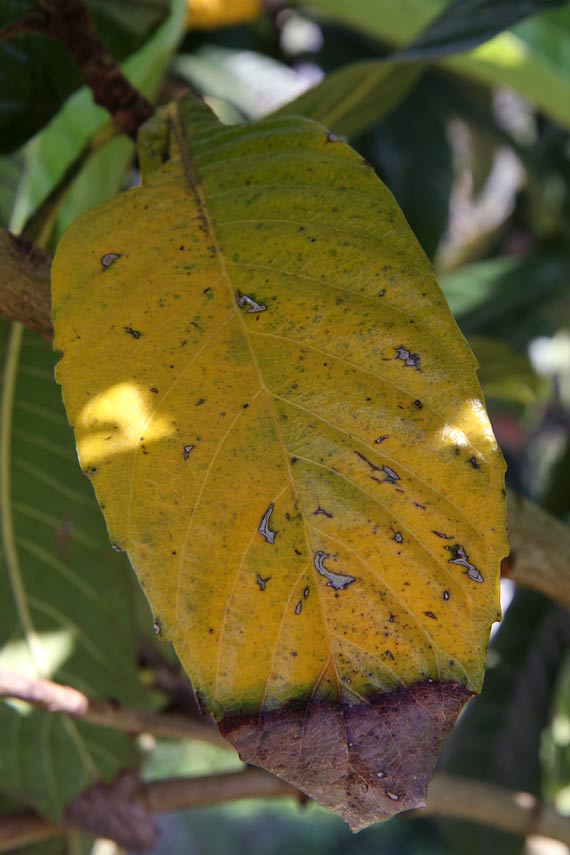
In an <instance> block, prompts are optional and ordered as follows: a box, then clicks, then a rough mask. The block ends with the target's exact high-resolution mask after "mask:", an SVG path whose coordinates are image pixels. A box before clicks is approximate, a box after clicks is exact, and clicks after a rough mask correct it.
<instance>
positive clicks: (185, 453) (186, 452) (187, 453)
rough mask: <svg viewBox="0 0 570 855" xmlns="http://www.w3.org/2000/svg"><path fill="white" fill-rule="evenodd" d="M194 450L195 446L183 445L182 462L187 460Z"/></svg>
mask: <svg viewBox="0 0 570 855" xmlns="http://www.w3.org/2000/svg"><path fill="white" fill-rule="evenodd" d="M194 448H196V446H195V445H185V446H184V448H183V450H182V456H183V458H184V460H188V458H189V457H190V452H191V451H193V449H194Z"/></svg>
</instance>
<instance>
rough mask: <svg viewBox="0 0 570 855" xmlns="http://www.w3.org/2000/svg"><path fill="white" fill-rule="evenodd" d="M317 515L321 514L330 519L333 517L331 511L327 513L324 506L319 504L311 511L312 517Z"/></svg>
mask: <svg viewBox="0 0 570 855" xmlns="http://www.w3.org/2000/svg"><path fill="white" fill-rule="evenodd" d="M319 515H322V516H324V517H328V518H329V520H332V518H333V515H332V514H331V513H329V512H328V511H325V509H324V508H321V506H320V505H319V506H318V508H317V510H316V511H313V516H314V517H316V516H319Z"/></svg>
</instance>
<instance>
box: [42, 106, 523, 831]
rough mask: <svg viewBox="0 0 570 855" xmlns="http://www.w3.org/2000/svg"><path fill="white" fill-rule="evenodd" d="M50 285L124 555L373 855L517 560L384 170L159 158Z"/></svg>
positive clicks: (465, 357) (210, 678)
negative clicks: (371, 840)
mask: <svg viewBox="0 0 570 855" xmlns="http://www.w3.org/2000/svg"><path fill="white" fill-rule="evenodd" d="M140 150H141V163H142V166H143V184H142V186H141V187H137V188H135V189H132V190H129V191H128V192H126V193H124V194H122V195H121V196H119V197H117V198H116V199H114V200H113V201H112V202H110V203H107V204H105V205H103V206H101V207H99V208H97V209H96V210H94V211H91V212H90V213H88V214H86V215H84V216H82V217H81V218H80V219H79V220H78V221H77V223H76V224H75V225H74V226H73V227H72V228H71V229H70V230H69V231H68V233H67V234H66V235H65V236H64V238H63V240H62V241H61V243H60V246H59V249H58V252H57V255H56V259H55V262H54V267H53V298H54V319H55V330H56V347H57V348H59V349H60V350H61V351H62V352H63V356H62V359H61V361H60V363H59V366H58V379H59V381H60V382H61V384H62V387H63V394H64V400H65V404H66V407H67V412H68V415H69V419H70V421H71V423H72V424H73V425H74V426H75V433H76V438H77V445H78V449H79V456H80V461H81V465H82V467H83V469H84V471H85V472H86V474H88V475H89V477H90V478H91V479H92V481H93V484H94V487H95V490H96V493H97V496H98V499H99V501H100V503H101V507H102V508H103V510H104V512H105V516H106V519H107V524H108V527H109V532H110V535H111V539H112V541H113V543H114V544H115V545H116V546H117V547H119V548H122V549H126V550H128V553H129V557H130V559H131V561H132V564H133V566H134V567H135V569H136V571H137V573H138V575H139V578H140V580H141V584H142V585H143V587H144V589H145V592H146V595H147V597H148V599H149V602H150V603H151V606H152V608H153V611H154V614H155V615H156V621H157V626H158V627H159V628H160V632H161V634H162V636H163V637H164V638H167V639H170V640H172V642H173V643H174V645H175V647H176V650H177V652H178V654H179V656H180V658H181V660H182V662H183V663H184V665H185V667H186V668H187V670H188V672H189V674H190V676H191V678H192V681H193V684H194V686H195V689H196V692H197V694H198V696H199V698H200V701H201V703H202V705H203V707H204V708H206V709H208V710H209V711H210V712H212V713H213V715H214V716H215V717H216V719H217V720H218V722H219V723H220V727H221V729H222V732H223V733H224V734H226V735H227V737H228V738H229V739H230V740H231V741H232V742H234V744H235V745H236V746H237V748H238V750H239V751H240V753H241V755H242V757H243V758H244V759H245V760H247V761H248V762H251V763H254V764H257V765H262V766H265V767H266V768H268V769H270V770H272V771H274V772H275V773H276V774H278V775H280V776H281V777H284V778H286V779H287V780H289V781H291V782H293V783H294V784H295V785H297V786H298V787H300V788H301V789H303V790H304V791H306V792H308V793H309V794H310V795H312V796H314V797H315V798H316V799H317V800H318V801H320V802H321V803H322V804H324V805H325V806H326V807H328V808H330V809H331V810H334V811H336V812H337V813H339V814H340V815H341V816H343V817H344V818H345V819H346V820H347V821H348V822H349V823H350V824H351V826H352V827H353V828H359V827H362V826H364V825H367V824H369V823H371V822H374V821H377V820H379V819H383V818H386V817H389V816H390V815H392V814H393V813H395V812H398V811H399V810H405V809H409V808H411V807H416V806H418V805H421V804H422V803H423V798H424V794H425V786H426V782H427V780H428V779H429V777H430V775H431V772H432V770H433V765H434V762H435V754H436V752H437V749H438V746H439V744H440V742H441V740H442V739H443V737H444V736H445V734H446V733H447V732H448V730H449V729H450V728H451V726H452V725H453V722H454V720H455V717H456V716H457V714H458V712H459V710H460V708H461V707H462V705H463V704H464V703H465V701H466V700H467V698H468V697H469V696H470V695H471V694H472V693H473V692H476V691H478V690H479V689H480V686H481V679H482V672H483V663H484V657H485V650H486V646H487V641H488V636H489V628H490V625H491V623H492V621H494V620H497V619H498V617H499V599H498V584H499V580H498V577H499V563H500V559H501V557H503V556H504V555H505V553H506V551H507V544H506V535H505V505H504V498H503V470H504V465H503V460H502V457H501V455H500V452H499V451H498V449H497V446H496V443H495V440H494V438H493V434H492V432H491V429H490V426H489V422H488V420H487V416H486V413H485V409H484V406H483V403H482V396H481V390H480V387H479V384H478V382H477V378H476V373H475V369H476V363H475V359H474V357H473V355H472V354H471V351H470V350H469V348H468V346H467V344H466V342H465V340H464V339H463V337H462V336H461V334H460V332H459V331H458V329H457V327H456V325H455V322H454V321H453V319H452V316H451V314H450V312H449V309H448V308H447V305H446V303H445V300H444V298H443V296H442V294H441V292H440V290H439V287H438V285H437V283H436V281H435V279H434V276H433V272H432V270H431V268H430V266H429V263H428V262H427V260H426V258H425V256H424V255H423V253H422V251H421V250H420V248H419V246H418V244H417V242H416V241H415V239H414V237H413V235H412V234H411V232H410V229H409V228H408V226H407V224H406V222H405V220H404V218H403V216H402V214H401V212H400V211H399V209H398V208H397V206H396V203H395V202H394V200H393V198H392V196H391V195H390V193H389V192H388V190H387V189H386V188H385V187H384V186H383V185H382V183H381V182H380V181H379V180H378V178H377V177H376V175H375V174H374V172H373V170H372V169H371V168H370V166H369V165H368V164H367V163H366V162H365V161H364V160H363V159H362V158H361V157H360V156H359V155H358V154H356V153H355V152H354V151H352V150H351V149H350V148H349V147H348V146H347V145H345V144H344V143H343V142H340V141H339V140H338V139H336V138H335V137H334V136H333V135H331V134H329V133H327V132H326V130H324V129H323V128H322V127H321V126H320V125H317V124H316V123H314V122H311V121H308V120H305V119H299V118H288V117H283V118H275V119H273V120H266V121H263V122H259V123H255V124H252V125H249V126H245V127H241V126H240V127H223V126H221V125H220V124H219V123H218V122H217V120H216V119H215V118H214V117H213V115H212V114H211V113H210V111H209V110H208V109H207V108H206V107H204V106H203V105H201V104H199V103H198V102H197V101H195V100H193V99H192V100H187V101H182V102H178V103H177V104H173V105H170V106H169V107H168V108H166V110H165V112H164V113H163V115H162V116H161V117H159V118H157V119H155V120H153V121H152V122H151V123H149V125H148V126H147V128H146V130H143V132H142V137H141V145H140Z"/></svg>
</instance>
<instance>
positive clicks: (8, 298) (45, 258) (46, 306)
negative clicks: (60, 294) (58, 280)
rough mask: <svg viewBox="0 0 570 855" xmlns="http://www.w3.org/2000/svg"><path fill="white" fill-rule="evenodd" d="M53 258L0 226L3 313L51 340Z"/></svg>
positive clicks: (1, 311) (0, 283)
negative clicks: (51, 268)
mask: <svg viewBox="0 0 570 855" xmlns="http://www.w3.org/2000/svg"><path fill="white" fill-rule="evenodd" d="M50 263H51V258H50V256H49V255H48V254H47V252H44V251H43V250H42V249H40V248H39V247H37V246H34V245H33V244H32V243H30V241H29V240H26V239H25V238H22V237H15V236H14V235H12V234H10V232H9V231H7V230H6V229H3V228H0V315H6V317H8V318H11V319H12V320H14V321H19V322H20V323H22V324H24V325H25V326H27V327H28V328H29V329H31V330H33V331H34V332H36V333H39V335H41V336H43V337H44V338H47V339H48V341H51V339H52V337H53V329H52V325H51V294H50Z"/></svg>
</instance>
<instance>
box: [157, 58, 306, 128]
mask: <svg viewBox="0 0 570 855" xmlns="http://www.w3.org/2000/svg"><path fill="white" fill-rule="evenodd" d="M172 70H173V71H174V73H175V74H177V75H179V76H180V77H181V78H182V79H183V80H186V81H188V82H189V83H190V84H191V85H192V86H194V87H195V89H197V91H198V92H200V93H201V94H202V95H204V96H209V97H210V98H215V99H218V100H222V101H223V102H226V103H229V104H231V105H232V107H233V108H234V110H235V113H236V114H237V115H236V118H235V119H234V121H237V120H240V119H242V120H243V118H244V117H245V118H250V119H257V118H259V117H260V116H263V115H265V114H267V113H269V112H270V110H273V109H277V107H278V106H280V105H281V104H283V103H284V102H287V101H290V100H291V99H292V98H294V97H295V96H296V95H298V94H299V93H300V92H302V91H303V90H304V89H306V84H305V83H304V81H303V78H302V77H301V75H300V74H298V73H297V72H296V71H294V70H293V69H292V68H289V66H288V65H285V63H283V62H278V61H277V60H275V59H272V58H271V57H269V56H265V55H264V54H262V53H256V52H254V51H251V50H248V51H245V50H242V49H236V50H232V49H230V48H224V47H219V46H217V45H205V46H204V47H203V48H201V49H199V50H197V51H196V52H195V53H192V54H182V55H179V56H177V57H176V59H175V60H174V63H173V69H172Z"/></svg>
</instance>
